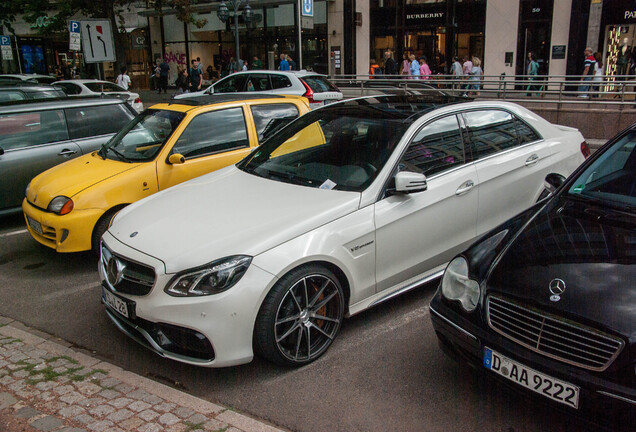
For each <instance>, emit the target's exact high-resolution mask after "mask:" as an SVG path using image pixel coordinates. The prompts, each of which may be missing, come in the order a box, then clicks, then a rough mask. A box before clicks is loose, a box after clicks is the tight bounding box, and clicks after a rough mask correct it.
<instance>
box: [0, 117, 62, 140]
mask: <svg viewBox="0 0 636 432" xmlns="http://www.w3.org/2000/svg"><path fill="white" fill-rule="evenodd" d="M67 139H68V130H67V129H66V121H65V119H64V111H62V110H47V111H35V112H28V113H19V114H6V115H0V147H2V149H3V150H11V149H19V148H25V147H32V146H37V145H40V144H47V143H53V142H58V141H64V140H67Z"/></svg>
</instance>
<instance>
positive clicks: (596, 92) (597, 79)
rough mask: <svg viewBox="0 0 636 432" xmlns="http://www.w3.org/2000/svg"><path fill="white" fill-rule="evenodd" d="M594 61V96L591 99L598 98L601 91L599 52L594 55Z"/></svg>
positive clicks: (601, 63)
mask: <svg viewBox="0 0 636 432" xmlns="http://www.w3.org/2000/svg"><path fill="white" fill-rule="evenodd" d="M594 60H596V64H595V70H594V79H593V81H594V86H593V90H594V95H593V96H592V97H595V98H597V97H599V93H600V91H601V83H602V82H603V56H602V55H601V53H600V52H598V51H597V52H595V53H594Z"/></svg>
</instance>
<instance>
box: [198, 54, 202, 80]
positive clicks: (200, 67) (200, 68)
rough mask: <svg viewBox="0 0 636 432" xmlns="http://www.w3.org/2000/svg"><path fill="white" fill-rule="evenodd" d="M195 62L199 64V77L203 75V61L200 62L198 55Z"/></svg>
mask: <svg viewBox="0 0 636 432" xmlns="http://www.w3.org/2000/svg"><path fill="white" fill-rule="evenodd" d="M197 64H198V65H199V66H198V67H199V73H200V74H201V77H203V63H201V58H200V57H197Z"/></svg>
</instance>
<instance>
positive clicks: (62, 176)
mask: <svg viewBox="0 0 636 432" xmlns="http://www.w3.org/2000/svg"><path fill="white" fill-rule="evenodd" d="M141 165H142V164H138V163H137V164H130V163H125V162H120V161H114V160H110V159H106V160H104V159H102V157H101V156H99V155H98V154H97V153H96V152H93V153H91V154H87V155H84V156H80V157H78V158H75V159H73V160H70V161H67V162H65V163H63V164H60V165H56V166H54V167H53V168H50V169H48V170H46V171H44V172H43V173H42V174H40V175H38V176H36V177H35V178H34V179H33V180H31V183H30V186H29V192H28V194H27V199H28V200H29V201H30V202H31V203H33V204H35V205H36V206H38V207H41V208H46V206H47V205H48V203H49V202H50V201H51V199H53V198H55V197H56V196H59V195H63V196H67V197H69V198H72V197H73V196H75V195H77V194H78V193H79V192H81V191H83V190H84V189H86V188H89V187H91V186H93V185H95V184H97V183H99V182H102V181H104V180H106V179H108V178H110V177H113V176H116V175H118V174H121V173H123V172H125V171H129V170H131V169H135V168H137V167H139V166H141ZM36 196H37V199H36Z"/></svg>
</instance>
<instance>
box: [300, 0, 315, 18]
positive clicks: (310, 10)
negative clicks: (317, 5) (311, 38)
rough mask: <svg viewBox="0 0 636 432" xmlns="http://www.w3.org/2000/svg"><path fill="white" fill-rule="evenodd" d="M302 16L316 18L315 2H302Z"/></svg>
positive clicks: (306, 0)
mask: <svg viewBox="0 0 636 432" xmlns="http://www.w3.org/2000/svg"><path fill="white" fill-rule="evenodd" d="M302 3H303V4H302V16H309V17H312V16H314V0H302Z"/></svg>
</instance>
